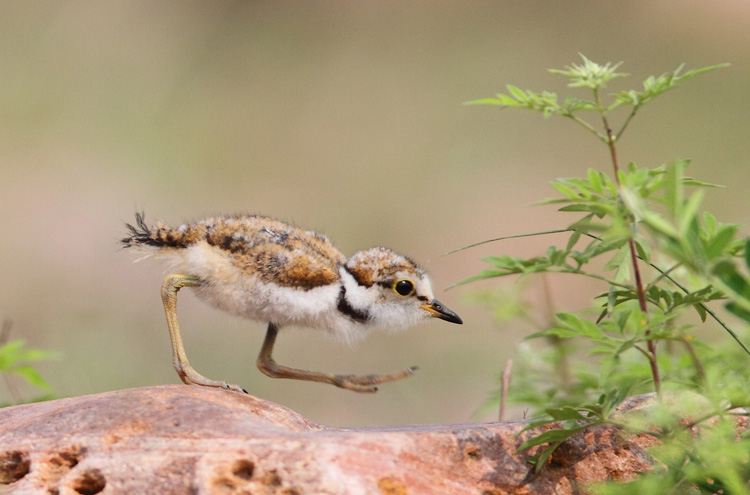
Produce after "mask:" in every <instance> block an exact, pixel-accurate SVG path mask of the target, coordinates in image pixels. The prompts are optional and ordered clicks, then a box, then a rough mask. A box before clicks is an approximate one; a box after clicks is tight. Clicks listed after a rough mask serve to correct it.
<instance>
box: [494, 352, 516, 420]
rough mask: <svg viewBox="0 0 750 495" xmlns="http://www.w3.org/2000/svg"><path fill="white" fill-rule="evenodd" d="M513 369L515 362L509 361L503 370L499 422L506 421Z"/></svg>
mask: <svg viewBox="0 0 750 495" xmlns="http://www.w3.org/2000/svg"><path fill="white" fill-rule="evenodd" d="M512 369H513V360H512V359H508V361H506V363H505V369H504V370H503V373H502V375H501V380H502V382H501V385H500V414H499V415H498V420H499V421H502V420H504V419H505V404H506V403H507V400H508V390H509V389H510V377H511V370H512Z"/></svg>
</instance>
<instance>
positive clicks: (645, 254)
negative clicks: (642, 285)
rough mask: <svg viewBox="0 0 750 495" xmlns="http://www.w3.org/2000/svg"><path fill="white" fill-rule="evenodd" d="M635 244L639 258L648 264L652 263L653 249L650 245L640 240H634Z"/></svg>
mask: <svg viewBox="0 0 750 495" xmlns="http://www.w3.org/2000/svg"><path fill="white" fill-rule="evenodd" d="M633 242H634V243H635V252H636V254H637V255H638V257H639V258H640V259H642V260H643V261H645V262H646V263H651V247H650V246H649V245H648V243H647V242H642V241H640V240H634V241H633Z"/></svg>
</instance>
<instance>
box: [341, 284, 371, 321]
mask: <svg viewBox="0 0 750 495" xmlns="http://www.w3.org/2000/svg"><path fill="white" fill-rule="evenodd" d="M337 308H338V310H339V311H340V312H341V313H343V314H345V315H346V316H348V317H349V318H351V319H352V320H354V321H357V322H359V323H365V322H366V321H368V320H369V319H370V315H369V313H368V312H367V311H361V310H359V309H355V308H354V307H352V305H351V304H349V301H347V300H346V287H344V285H343V284H342V285H341V290H339V301H338V306H337Z"/></svg>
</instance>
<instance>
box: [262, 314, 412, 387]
mask: <svg viewBox="0 0 750 495" xmlns="http://www.w3.org/2000/svg"><path fill="white" fill-rule="evenodd" d="M277 334H278V327H277V326H276V325H275V324H273V323H269V324H268V330H267V331H266V339H265V340H264V341H263V347H262V348H261V350H260V355H258V362H257V364H258V368H259V369H260V370H261V371H262V372H263V373H265V374H266V375H268V376H270V377H271V378H292V379H294V380H307V381H311V382H322V383H330V384H331V385H335V386H337V387H340V388H345V389H347V390H353V391H355V392H370V393H372V392H377V391H378V387H376V386H375V385H377V384H379V383H385V382H392V381H395V380H401V379H402V378H407V377H409V376H411V375H412V374H414V372H415V371H416V370H417V367H416V366H413V367H411V368H409V369H408V370H405V371H399V372H397V373H389V374H387V375H334V374H331V373H321V372H319V371H306V370H300V369H297V368H289V367H288V366H283V365H280V364H277V363H276V361H274V360H273V357H271V353H272V352H273V345H274V343H276V335H277Z"/></svg>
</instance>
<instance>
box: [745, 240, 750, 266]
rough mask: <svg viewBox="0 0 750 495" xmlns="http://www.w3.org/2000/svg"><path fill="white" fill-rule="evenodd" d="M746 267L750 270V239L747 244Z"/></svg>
mask: <svg viewBox="0 0 750 495" xmlns="http://www.w3.org/2000/svg"><path fill="white" fill-rule="evenodd" d="M745 266H746V267H747V268H748V269H750V238H748V240H747V242H745Z"/></svg>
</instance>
